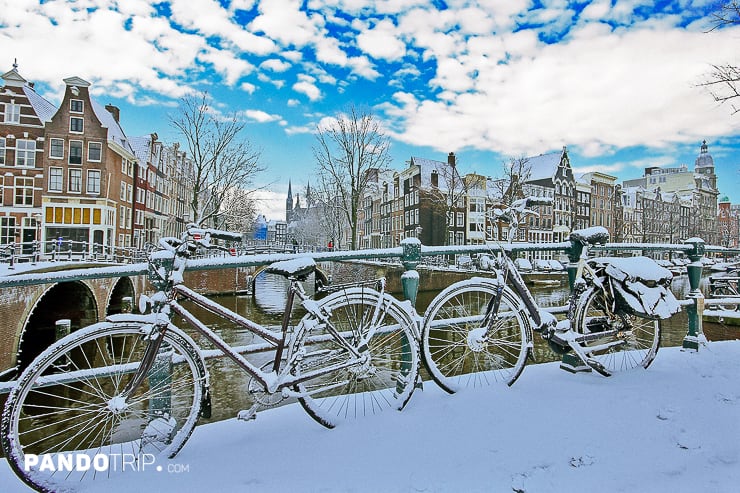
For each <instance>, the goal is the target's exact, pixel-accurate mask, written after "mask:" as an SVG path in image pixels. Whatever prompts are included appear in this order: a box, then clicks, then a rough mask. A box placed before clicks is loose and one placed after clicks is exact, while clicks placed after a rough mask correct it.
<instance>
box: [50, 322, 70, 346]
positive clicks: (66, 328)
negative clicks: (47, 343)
mask: <svg viewBox="0 0 740 493" xmlns="http://www.w3.org/2000/svg"><path fill="white" fill-rule="evenodd" d="M71 328H72V321H71V320H70V319H68V318H63V319H60V320H57V321H56V323H55V327H54V340H55V341H58V340H59V339H61V338H62V337H64V336H66V335H69V333H70V331H71Z"/></svg>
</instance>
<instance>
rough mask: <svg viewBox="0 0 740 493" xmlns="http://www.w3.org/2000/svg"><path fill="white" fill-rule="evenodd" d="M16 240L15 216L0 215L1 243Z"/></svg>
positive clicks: (5, 243)
mask: <svg viewBox="0 0 740 493" xmlns="http://www.w3.org/2000/svg"><path fill="white" fill-rule="evenodd" d="M14 241H15V218H14V217H0V243H2V244H4V245H7V244H8V243H13V242H14Z"/></svg>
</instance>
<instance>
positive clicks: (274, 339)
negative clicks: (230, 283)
mask: <svg viewBox="0 0 740 493" xmlns="http://www.w3.org/2000/svg"><path fill="white" fill-rule="evenodd" d="M193 243H196V244H197V242H193ZM160 244H161V245H162V246H163V247H164V249H165V251H169V252H171V253H170V254H164V255H159V256H157V255H150V256H149V264H150V281H151V282H152V284H154V285H155V287H156V288H158V292H157V293H156V294H155V295H154V296H153V297H152V298H150V300H151V301H152V304H153V306H152V312H153V313H161V314H167V317H166V319H165V317H161V321H160V322H157V323H156V324H155V327H156V331H157V333H165V332H166V331H167V330H168V326H169V324H170V319H171V318H172V316H173V315H174V314H177V315H179V316H180V317H182V319H183V320H185V322H187V323H188V324H189V325H190V326H191V327H192V328H193V329H194V330H195V331H196V332H198V333H199V334H201V335H202V336H204V337H205V338H206V339H208V340H209V341H210V342H211V343H212V344H213V345H214V346H215V347H216V348H218V350H219V351H221V352H222V353H223V354H225V355H226V356H228V357H229V358H230V359H231V360H232V361H234V363H236V364H237V366H239V368H241V369H242V370H243V371H245V372H246V373H248V374H249V375H250V376H252V377H253V378H254V379H255V380H257V381H258V382H259V383H260V384H261V385H262V387H263V388H264V389H266V390H267V392H268V393H275V392H278V391H282V392H283V394H284V395H287V396H292V397H299V395H298V394H297V393H294V392H292V391H291V390H289V388H290V387H293V386H295V385H296V384H299V383H302V382H305V381H308V380H311V379H314V378H317V377H320V376H322V375H326V374H329V373H332V372H335V371H337V370H341V369H343V368H349V367H351V366H354V365H357V364H359V363H362V362H363V361H364V359H365V358H366V357H367V356H366V355H365V354H364V353H365V349H366V347H367V341H369V340H370V339H371V338H372V337H373V336H374V335H375V332H376V330H377V328H378V323H377V321H378V320H379V319H380V317H381V315H382V313H381V305H383V302H382V300H383V290H384V288H385V283H384V282H382V283H381V288H380V289H381V291H380V296H379V301H378V305H377V306H376V307H375V310H374V313H373V315H372V319H371V324H370V330H368V333H367V334H362V340H361V341H360V343H359V344H358V345H357V347H355V346H353V345H352V344H349V343H348V342H347V341H346V339H345V336H347V335H348V334H342V333H340V332H339V331H338V330H337V329H336V328H335V327H334V326H333V324H332V323H331V321H330V320H329V318H328V316H327V314H325V313H323V312H322V310H321V308H320V306H319V304H318V303H315V302H313V300H312V299H311V298H310V297H309V296H308V295H307V294H306V292H305V291H304V289H303V286H302V285H301V283H300V282H299V281H298V280H296V279H294V278H289V280H290V288H289V289H288V299H287V302H286V307H285V312H284V316H283V320H282V324H281V331H280V333H276V332H275V331H272V330H269V329H267V328H266V327H264V326H262V325H260V324H258V323H256V322H253V321H251V320H249V319H247V318H245V317H243V316H241V315H239V314H237V313H235V312H233V311H231V310H229V309H228V308H226V307H224V306H222V305H220V304H218V303H216V302H214V301H211V300H209V299H208V298H206V297H205V296H203V295H200V294H198V293H196V292H195V291H193V290H192V289H190V288H188V287H186V286H185V285H184V284H183V280H182V273H183V271H184V269H185V265H186V258H185V255H184V252H187V251H188V247H189V246H190V245H191V244H192V243H190V240H189V239H187V237H185V239H184V241H183V242H182V243H181V244H180V245H178V246H177V247H173V246H172V245H171V244H169V243H167V241H166V240H160ZM296 297H298V299H299V301H300V303H301V304H302V305H303V306H304V308H306V310H307V311H308V312H309V313H310V314H312V315H313V316H315V317H316V318H317V319H318V320H319V321H320V322H321V323H323V324H324V328H325V329H326V331H327V333H328V336H327V335H323V336H317V337H309V338H308V339H307V343H309V344H311V343H319V342H322V341H326V340H327V337H331V338H332V339H333V340H335V341H336V342H337V343H338V344H339V345H340V346H341V347H342V348H343V349H345V350H346V351H348V353H349V354H350V355H351V357H350V358H348V359H346V360H345V361H343V362H342V363H336V364H333V365H331V366H324V367H322V368H320V369H318V370H313V371H308V372H304V373H302V374H301V375H299V376H298V375H293V374H291V373H290V369H291V367H292V365H291V361H292V359H293V358H295V357H297V355H296V354H293V352H292V351H293V349H294V348H293V341H294V340H295V338H296V335H297V334H295V333H294V332H292V331H291V330H290V316H291V312H292V311H293V306H294V304H295V298H296ZM178 298H184V299H188V300H190V301H191V302H192V303H194V304H195V305H196V306H199V307H201V308H203V309H205V310H207V311H209V312H211V313H213V314H215V315H217V316H219V317H221V318H223V319H224V320H228V321H230V322H232V323H234V324H236V325H237V326H239V327H241V328H244V329H246V330H248V331H250V332H252V333H253V334H256V335H257V336H259V337H261V338H262V339H264V340H265V341H267V343H268V344H269V345H270V346H273V347H274V348H275V357H274V359H273V363H272V371H270V372H265V371H263V370H262V369H260V368H258V367H257V366H255V365H254V364H252V363H251V362H250V361H249V360H247V359H246V358H245V357H244V356H242V355H241V354H239V353H238V352H237V351H235V350H234V349H233V348H232V347H231V346H230V345H229V344H228V343H227V342H225V341H224V340H223V339H222V338H221V337H220V336H219V335H218V334H216V333H215V332H214V331H213V330H211V329H210V328H209V327H208V326H206V325H205V324H204V323H203V322H201V321H200V320H199V319H198V318H197V317H196V316H195V315H193V314H192V313H190V311H188V310H187V309H186V308H185V307H183V306H182V305H181V304H180V303H179V302H178V301H177V300H178ZM117 320H120V321H125V317H121V316H120V315H119V316H117ZM137 320H138V319H137ZM161 340H162V338H161V337H156V336H153V335H152V336H150V337H149V344H148V345H147V349H146V352H145V354H144V357H143V358H142V364H141V366H140V367H139V369H138V370H137V371H136V374H135V375H134V377H133V378H132V379H131V381H129V384H128V385H127V386H126V388H125V389H124V391H123V392H122V394H121V396H122V397H126V398H127V397H128V396H129V395H131V394H133V393H134V391H135V390H136V389H137V387H138V386H139V385H141V383H142V382H143V381H144V379H145V378H146V376H147V373H148V372H149V370H150V369H151V366H152V365H153V364H154V360H155V357H156V355H157V352H158V351H159V347H160V344H161ZM286 347H287V350H288V354H287V356H286V358H285V360H286V364H285V365H284V367H283V368H282V370H281V369H280V363H281V362H282V361H283V354H284V353H285V350H286ZM321 390H325V389H317V390H316V392H319V391H321Z"/></svg>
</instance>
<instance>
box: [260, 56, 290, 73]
mask: <svg viewBox="0 0 740 493" xmlns="http://www.w3.org/2000/svg"><path fill="white" fill-rule="evenodd" d="M260 68H262V69H268V70H272V71H273V72H285V71H286V70H288V69H289V68H290V64H289V63H288V62H285V61H283V60H278V59H277V58H270V59H269V60H265V61H264V62H262V63H260Z"/></svg>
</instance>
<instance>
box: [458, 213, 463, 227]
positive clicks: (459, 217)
mask: <svg viewBox="0 0 740 493" xmlns="http://www.w3.org/2000/svg"><path fill="white" fill-rule="evenodd" d="M457 225H458V226H464V225H465V214H463V213H462V212H458V213H457Z"/></svg>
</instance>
